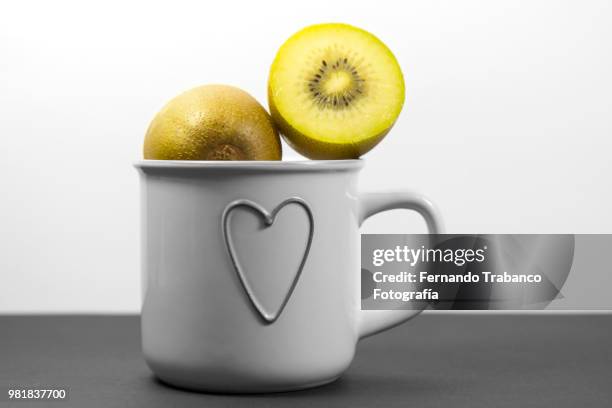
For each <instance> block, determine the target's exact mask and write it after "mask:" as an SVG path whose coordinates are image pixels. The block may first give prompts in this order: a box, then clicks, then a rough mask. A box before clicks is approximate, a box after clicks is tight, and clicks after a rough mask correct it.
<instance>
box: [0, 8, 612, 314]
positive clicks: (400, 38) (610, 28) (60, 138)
mask: <svg viewBox="0 0 612 408" xmlns="http://www.w3.org/2000/svg"><path fill="white" fill-rule="evenodd" d="M327 21H340V22H347V23H351V24H354V25H358V26H361V27H363V28H365V29H368V30H369V31H372V32H373V33H375V34H376V35H378V36H379V37H380V38H381V39H382V40H383V41H385V42H386V43H387V44H388V46H389V47H390V48H391V49H392V50H393V51H394V52H395V54H396V56H397V58H398V60H399V62H400V64H401V66H402V68H403V70H404V74H405V77H406V83H407V100H406V105H405V108H404V111H403V112H402V115H401V117H400V119H399V121H398V123H397V125H396V127H395V128H394V130H393V131H392V132H391V133H390V135H389V136H388V137H387V138H386V139H385V140H384V141H383V143H382V144H380V145H379V146H378V147H377V148H376V149H375V150H374V151H372V152H371V153H369V154H368V155H367V156H366V158H367V166H366V169H365V170H364V172H363V174H362V183H361V184H362V187H363V188H364V189H376V190H381V189H397V188H410V189H416V190H421V191H423V192H425V193H426V194H428V195H429V196H431V197H432V198H433V199H434V200H435V201H436V202H437V203H438V205H439V207H440V208H441V209H442V211H443V214H444V216H445V218H446V223H447V231H448V232H454V233H485V232H490V233H492V232H499V233H501V232H506V233H513V232H514V233H517V232H522V233H558V232H565V233H612V215H611V209H612V181H611V176H612V164H611V161H612V79H611V78H612V74H611V73H612V24H611V21H612V2H610V1H538V0H536V1H533V0H532V1H431V0H429V1H410V2H408V1H398V0H390V1H382V0H376V1H367V2H360V1H356V0H351V1H329V0H327V1H315V0H309V1H301V2H298V1H283V2H281V1H269V2H265V1H241V2H235V1H215V2H204V1H198V2H193V3H184V2H180V1H165V2H162V3H155V2H152V1H147V2H145V1H142V2H127V1H122V2H109V1H104V2H103V1H99V2H73V3H67V2H62V1H40V2H29V1H22V2H11V3H10V4H7V2H3V3H2V4H1V5H0V194H1V199H0V312H8V313H20V312H134V311H137V310H138V308H139V302H140V298H139V277H140V274H139V252H138V251H139V243H138V238H139V233H138V227H139V211H138V198H139V197H138V193H139V190H138V178H137V175H136V172H135V171H134V169H133V168H132V167H131V162H132V161H133V160H135V159H138V158H140V156H141V144H142V140H143V135H144V132H145V130H146V127H147V125H148V122H149V121H150V119H151V118H152V117H153V115H154V114H155V113H156V112H157V110H158V109H159V108H160V107H161V106H162V105H163V104H164V103H165V102H166V101H167V100H168V99H170V98H171V97H173V96H174V95H176V94H177V93H179V92H181V91H183V90H186V89H188V88H191V87H193V86H196V85H199V84H203V83H211V82H213V83H229V84H234V85H237V86H239V87H242V88H244V89H245V90H247V91H248V92H250V93H252V94H253V95H254V96H255V97H256V98H257V99H259V100H260V101H261V102H262V103H263V102H265V94H266V80H267V73H268V68H269V65H270V63H271V61H272V59H273V57H274V55H275V52H276V50H277V49H278V47H279V46H280V45H281V43H282V42H283V41H284V40H285V39H286V38H287V37H288V36H290V35H291V34H292V33H293V32H295V31H297V30H298V29H300V28H301V27H303V26H305V25H309V24H312V23H317V22H327ZM287 156H289V155H287ZM423 230H424V226H423V222H422V221H420V220H419V219H418V217H417V216H415V215H412V214H410V213H397V212H394V213H390V214H386V215H382V216H379V217H378V218H377V219H374V220H372V221H369V222H368V224H367V226H366V228H365V229H364V231H366V232H411V231H412V232H421V231H423Z"/></svg>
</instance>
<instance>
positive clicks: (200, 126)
mask: <svg viewBox="0 0 612 408" xmlns="http://www.w3.org/2000/svg"><path fill="white" fill-rule="evenodd" d="M143 152H144V158H145V159H154V160H281V157H282V151H281V143H280V137H279V135H278V131H277V130H276V127H275V126H274V123H273V122H272V119H271V117H270V115H269V114H268V112H266V110H265V109H264V108H263V107H262V106H261V105H260V104H259V102H257V100H255V99H254V98H253V97H252V96H251V95H249V94H248V93H247V92H245V91H243V90H241V89H238V88H235V87H232V86H228V85H205V86H200V87H197V88H194V89H191V90H189V91H187V92H185V93H183V94H181V95H179V96H177V97H176V98H174V99H172V100H171V101H170V102H168V104H166V106H164V107H163V108H162V110H161V111H160V112H159V113H158V114H157V115H156V116H155V118H154V119H153V121H152V122H151V124H150V125H149V128H148V130H147V134H146V136H145V142H144V149H143Z"/></svg>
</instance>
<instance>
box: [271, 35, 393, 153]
mask: <svg viewBox="0 0 612 408" xmlns="http://www.w3.org/2000/svg"><path fill="white" fill-rule="evenodd" d="M268 100H269V104H270V112H271V114H272V118H273V119H274V121H275V123H276V124H277V126H278V127H279V129H280V131H281V134H282V135H283V136H284V138H285V139H286V140H287V142H288V143H289V144H290V145H291V146H292V147H293V148H294V149H295V150H297V151H298V152H300V153H301V154H303V155H304V156H307V157H309V158H311V159H350V158H357V157H359V156H361V155H362V154H364V153H365V152H367V151H369V150H370V149H372V148H373V147H374V146H375V145H376V144H377V143H378V142H380V141H381V140H382V138H383V137H384V136H385V135H386V134H387V133H388V132H389V129H391V127H392V126H393V124H394V123H395V120H396V119H397V117H398V115H399V113H400V111H401V110H402V106H403V104H404V78H403V75H402V71H401V69H400V67H399V64H398V62H397V60H396V59H395V57H394V55H393V54H392V53H391V51H390V50H389V49H388V48H387V46H386V45H385V44H384V43H382V42H381V41H380V40H379V39H378V38H376V37H375V36H374V35H372V34H370V33H369V32H367V31H364V30H362V29H360V28H357V27H353V26H350V25H347V24H319V25H313V26H310V27H307V28H304V29H303V30H301V31H299V32H297V33H296V34H294V35H293V36H292V37H291V38H289V39H288V40H287V41H286V42H285V43H284V44H283V45H282V47H281V48H280V50H279V51H278V53H277V55H276V58H275V60H274V63H273V64H272V68H271V69H270V78H269V82H268Z"/></svg>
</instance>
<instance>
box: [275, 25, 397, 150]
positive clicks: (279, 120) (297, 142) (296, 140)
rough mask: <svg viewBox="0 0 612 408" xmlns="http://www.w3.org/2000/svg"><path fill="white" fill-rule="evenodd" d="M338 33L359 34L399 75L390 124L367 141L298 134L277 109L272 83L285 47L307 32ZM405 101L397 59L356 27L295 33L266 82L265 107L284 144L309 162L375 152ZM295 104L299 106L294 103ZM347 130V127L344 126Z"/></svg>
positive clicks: (309, 29) (278, 107)
mask: <svg viewBox="0 0 612 408" xmlns="http://www.w3.org/2000/svg"><path fill="white" fill-rule="evenodd" d="M330 28H331V29H338V30H352V31H356V32H359V33H361V34H362V35H364V36H365V37H368V38H369V39H370V41H371V42H372V43H373V44H376V45H377V46H378V47H380V48H381V49H384V50H385V52H386V57H387V58H388V59H389V61H391V64H393V65H395V67H396V69H397V72H398V73H399V75H398V78H397V79H398V83H397V88H398V91H399V93H400V94H401V100H400V102H399V104H397V106H396V108H395V112H393V114H392V115H393V120H392V121H389V122H387V123H386V124H385V126H384V127H382V128H381V129H379V130H378V131H377V132H373V133H372V134H368V135H367V136H366V137H360V138H358V139H357V140H355V141H351V142H347V141H346V140H342V141H337V140H336V141H335V140H334V138H333V137H328V136H327V135H325V134H319V135H317V134H312V133H310V134H309V133H307V132H304V131H300V130H299V129H298V128H296V126H294V125H292V124H291V123H290V122H291V121H290V120H289V119H288V118H286V117H285V115H283V113H282V109H281V107H280V106H279V103H278V100H277V97H276V90H275V87H274V85H273V83H274V82H275V81H274V79H275V75H276V72H277V69H278V67H277V65H279V61H280V60H281V59H282V58H283V49H284V48H285V47H287V46H288V44H289V43H290V42H291V41H293V40H294V39H295V38H297V37H299V36H300V35H303V34H305V33H309V32H316V31H317V30H326V29H330ZM404 98H405V83H404V79H403V74H402V72H401V69H400V68H399V63H398V62H397V59H396V58H395V56H394V55H393V53H392V52H391V51H390V50H389V49H388V48H387V46H386V45H385V44H384V43H383V42H382V41H381V40H380V39H378V38H377V37H376V36H374V35H373V34H371V33H369V32H368V31H365V30H362V29H360V28H358V27H354V26H351V25H348V24H343V23H324V24H316V25H312V26H309V27H306V28H304V29H302V30H300V31H299V32H297V33H295V34H294V35H293V36H292V37H291V38H289V39H288V40H287V41H286V42H285V43H284V44H283V45H282V46H281V48H280V49H279V51H278V53H277V54H276V57H275V59H274V62H273V63H272V66H271V68H270V74H269V80H268V104H269V107H270V113H271V115H272V119H273V120H274V123H275V124H276V126H277V127H278V129H279V130H280V132H281V135H282V136H283V138H284V139H285V141H286V142H287V143H288V144H289V145H290V146H291V147H292V148H293V149H295V150H296V151H297V152H299V153H300V154H302V155H304V156H306V157H308V158H310V159H320V160H325V159H330V160H339V159H355V158H359V157H360V156H362V155H363V154H365V153H367V152H368V151H370V150H371V149H372V148H374V147H375V146H376V145H377V144H378V143H380V142H381V141H382V139H383V138H384V137H385V136H386V135H387V134H388V133H389V131H390V130H391V128H392V127H393V125H394V124H395V122H396V121H397V117H398V116H399V113H400V112H401V110H402V108H403V104H404ZM296 103H299V102H298V101H296ZM347 126H350V124H348V123H347Z"/></svg>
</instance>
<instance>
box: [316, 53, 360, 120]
mask: <svg viewBox="0 0 612 408" xmlns="http://www.w3.org/2000/svg"><path fill="white" fill-rule="evenodd" d="M356 65H357V64H355V63H352V62H351V61H350V60H349V57H344V56H343V57H338V58H336V59H335V60H334V61H333V62H332V63H331V65H329V64H328V62H327V61H326V60H325V59H323V60H321V62H320V64H319V66H317V67H315V68H314V69H313V71H312V73H311V74H310V75H309V76H308V79H307V80H306V88H307V89H308V93H309V94H310V96H311V97H312V99H313V101H314V103H315V105H316V106H317V107H319V108H320V109H333V110H343V109H347V108H349V107H350V105H351V104H353V103H354V102H356V101H357V100H359V99H360V98H362V97H364V96H365V87H366V81H365V79H364V78H363V77H362V76H361V75H360V74H359V69H358V67H357V66H356ZM340 72H344V73H345V74H346V75H348V77H349V78H350V85H349V86H348V87H346V88H345V89H342V90H340V91H337V92H331V93H330V92H326V90H325V88H324V85H325V83H326V81H327V80H328V79H329V77H330V76H331V75H333V74H336V73H340Z"/></svg>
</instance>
